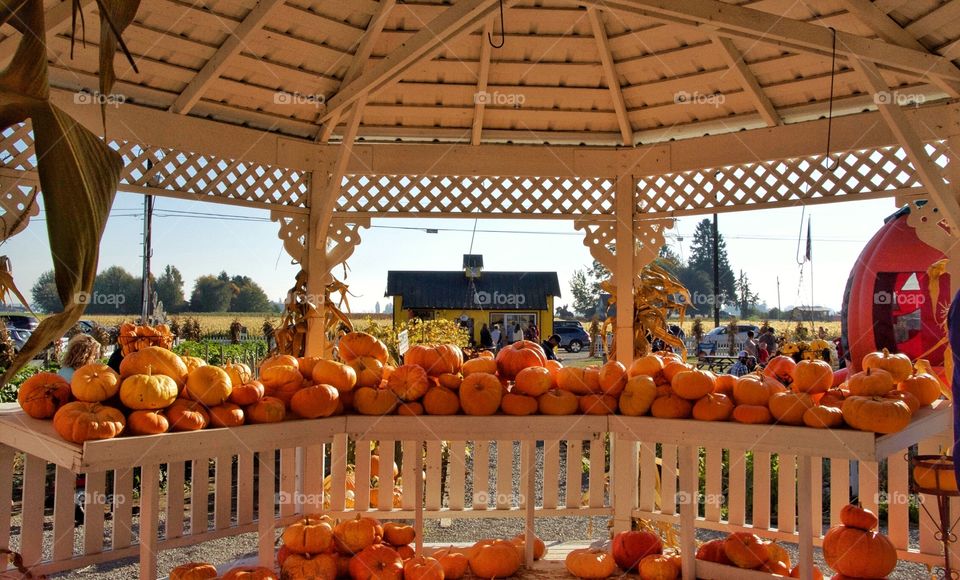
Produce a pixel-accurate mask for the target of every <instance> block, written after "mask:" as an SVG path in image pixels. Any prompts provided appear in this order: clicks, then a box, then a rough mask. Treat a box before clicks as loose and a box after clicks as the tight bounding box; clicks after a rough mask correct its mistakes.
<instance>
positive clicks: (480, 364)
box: [462, 357, 497, 377]
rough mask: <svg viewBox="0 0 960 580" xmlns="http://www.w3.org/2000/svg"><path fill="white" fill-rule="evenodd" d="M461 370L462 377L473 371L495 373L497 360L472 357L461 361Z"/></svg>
mask: <svg viewBox="0 0 960 580" xmlns="http://www.w3.org/2000/svg"><path fill="white" fill-rule="evenodd" d="M462 370H463V376H464V377H466V376H467V375H472V374H473V373H489V374H491V375H495V374H497V361H496V360H494V359H492V358H487V357H481V358H472V359H470V360H468V361H467V362H465V363H463V369H462Z"/></svg>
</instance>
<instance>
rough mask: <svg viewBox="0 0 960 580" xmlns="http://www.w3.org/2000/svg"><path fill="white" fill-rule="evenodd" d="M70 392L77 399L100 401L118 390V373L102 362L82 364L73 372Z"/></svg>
mask: <svg viewBox="0 0 960 580" xmlns="http://www.w3.org/2000/svg"><path fill="white" fill-rule="evenodd" d="M34 376H36V375H34ZM28 380H29V379H28ZM70 392H71V393H72V394H73V398H74V399H76V400H78V401H86V402H88V403H101V402H103V401H106V400H107V399H109V398H110V397H113V396H114V395H116V394H117V393H118V392H120V375H118V374H117V373H116V371H114V370H113V369H112V368H110V367H108V366H107V365H105V364H103V363H98V362H97V363H91V364H88V365H83V366H82V367H80V368H78V369H77V370H75V371H74V372H73V378H72V379H70Z"/></svg>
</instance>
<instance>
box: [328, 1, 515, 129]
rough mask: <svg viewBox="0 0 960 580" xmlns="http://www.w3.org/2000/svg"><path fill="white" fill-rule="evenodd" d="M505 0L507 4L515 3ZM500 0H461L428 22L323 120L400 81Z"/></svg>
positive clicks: (342, 94)
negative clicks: (362, 97)
mask: <svg viewBox="0 0 960 580" xmlns="http://www.w3.org/2000/svg"><path fill="white" fill-rule="evenodd" d="M513 1H514V0H506V1H505V2H504V4H512V2H513ZM497 7H498V6H497V0H462V1H460V2H457V3H456V4H454V5H453V6H452V7H450V8H447V9H446V10H444V12H443V13H442V14H440V15H439V16H437V17H436V18H434V19H433V20H431V21H430V22H428V23H427V24H426V25H425V26H424V27H423V29H421V30H420V31H419V32H417V33H416V34H414V35H413V36H412V37H410V39H409V40H408V41H407V42H406V43H405V44H404V45H403V46H401V47H400V48H398V49H397V50H395V51H393V52H391V53H390V54H388V55H387V56H386V57H385V58H384V59H383V60H382V61H380V62H379V63H377V65H376V66H374V67H373V68H370V69H368V70H367V71H365V72H364V73H363V74H361V75H360V76H359V77H357V78H356V79H355V80H354V81H353V82H351V83H349V84H348V85H346V86H345V87H343V88H342V89H341V90H339V91H337V93H336V94H335V95H334V96H333V97H332V98H331V99H330V100H329V101H328V103H327V108H326V110H325V111H324V113H323V115H322V117H321V118H320V119H319V120H320V121H321V122H326V121H328V120H329V119H330V118H332V117H333V115H335V114H340V113H341V112H342V111H343V110H344V109H345V108H346V107H349V106H350V105H352V104H353V103H355V102H356V101H357V100H358V99H359V98H360V96H361V95H367V94H374V93H376V92H377V90H379V89H381V88H383V87H384V86H385V85H387V84H388V83H390V82H392V81H395V80H397V79H398V78H399V77H400V76H401V75H402V74H403V73H404V72H405V71H406V70H408V69H409V68H410V67H412V66H414V65H416V64H417V63H419V62H422V61H423V60H425V59H427V58H429V57H430V56H431V55H433V54H434V53H436V52H437V51H438V50H440V49H442V48H443V45H444V43H445V42H448V41H450V40H453V39H455V38H457V37H459V36H460V35H462V34H466V33H469V32H472V31H473V30H475V29H476V28H477V27H479V26H480V25H481V22H483V21H484V20H485V19H486V18H487V17H488V16H490V15H492V14H493V12H494V11H495V10H497Z"/></svg>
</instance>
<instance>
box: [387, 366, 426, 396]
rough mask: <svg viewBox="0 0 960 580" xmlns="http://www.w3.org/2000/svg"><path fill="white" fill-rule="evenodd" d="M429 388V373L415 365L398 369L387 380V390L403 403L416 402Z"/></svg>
mask: <svg viewBox="0 0 960 580" xmlns="http://www.w3.org/2000/svg"><path fill="white" fill-rule="evenodd" d="M429 386H430V382H429V381H428V380H427V372H426V371H425V370H423V368H422V367H420V366H418V365H413V364H405V365H403V366H399V367H397V370H395V371H393V374H391V375H390V378H389V379H387V388H388V389H390V390H391V391H393V393H394V394H395V395H397V398H398V399H400V400H401V401H416V400H417V399H419V398H420V397H422V396H423V395H424V394H425V393H426V392H427V388H429Z"/></svg>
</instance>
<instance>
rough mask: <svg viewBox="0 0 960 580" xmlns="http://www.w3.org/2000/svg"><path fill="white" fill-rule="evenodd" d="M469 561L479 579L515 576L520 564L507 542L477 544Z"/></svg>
mask: <svg viewBox="0 0 960 580" xmlns="http://www.w3.org/2000/svg"><path fill="white" fill-rule="evenodd" d="M501 352H502V351H501ZM469 560H470V569H471V570H472V571H473V573H474V575H476V576H478V577H480V578H507V577H508V576H513V575H514V574H516V573H517V570H519V569H520V565H521V564H522V561H521V559H520V554H519V552H517V548H516V547H515V546H514V544H513V543H511V542H508V541H507V540H492V541H485V542H484V541H480V542H477V544H475V545H474V547H473V549H472V550H470V556H469Z"/></svg>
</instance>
